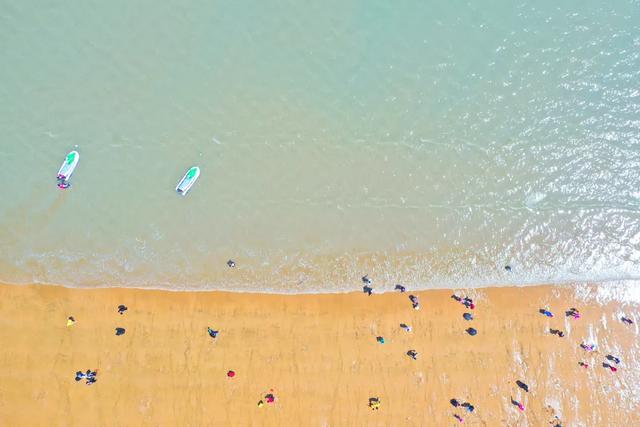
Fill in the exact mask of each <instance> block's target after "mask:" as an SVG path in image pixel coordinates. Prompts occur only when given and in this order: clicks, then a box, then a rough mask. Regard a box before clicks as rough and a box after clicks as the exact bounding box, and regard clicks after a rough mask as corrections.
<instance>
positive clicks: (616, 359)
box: [607, 354, 620, 365]
mask: <svg viewBox="0 0 640 427" xmlns="http://www.w3.org/2000/svg"><path fill="white" fill-rule="evenodd" d="M607 360H609V361H611V362H615V364H616V365H618V364H620V359H618V358H617V357H615V356H612V355H610V354H607Z"/></svg>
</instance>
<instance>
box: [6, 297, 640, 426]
mask: <svg viewBox="0 0 640 427" xmlns="http://www.w3.org/2000/svg"><path fill="white" fill-rule="evenodd" d="M451 293H452V292H451V291H426V292H418V293H415V295H417V296H418V297H419V298H420V302H421V309H420V310H413V309H412V308H411V303H410V302H409V299H408V295H409V292H407V293H405V294H400V293H397V294H383V295H375V294H374V295H373V296H370V297H369V296H366V295H364V294H363V293H353V294H334V295H296V296H284V295H261V294H260V295H258V294H234V293H222V292H202V293H197V292H164V291H148V290H135V289H93V290H86V289H67V288H62V287H56V286H10V285H3V286H0V319H1V320H0V321H1V322H2V324H1V327H0V425H3V426H4V425H12V426H32V425H34V426H40V425H41V426H57V425H61V426H66V425H69V426H71V425H91V426H140V425H145V426H146V425H149V426H177V425H189V426H209V425H211V426H214V425H215V426H232V425H233V426H255V425H268V426H289V425H291V426H307V425H309V426H364V425H372V426H375V425H381V426H383V425H384V426H455V425H460V423H459V421H457V420H456V419H455V418H454V414H457V415H460V416H461V417H463V418H464V420H465V421H464V425H470V426H547V425H554V424H552V422H554V421H555V420H556V419H555V418H554V417H555V416H557V417H558V418H559V419H561V420H562V426H623V425H640V416H639V415H638V410H639V408H638V403H637V402H638V393H639V392H638V387H637V381H638V372H637V366H636V363H635V362H637V354H638V329H637V327H636V326H637V324H634V325H626V324H624V323H623V322H621V321H620V316H621V313H625V314H627V315H629V316H630V317H632V318H633V317H634V316H637V309H638V307H637V306H635V305H627V306H624V307H622V306H620V305H619V303H613V302H611V303H608V304H605V305H599V304H597V303H594V302H590V303H588V304H587V303H585V302H584V301H581V300H580V299H578V298H577V297H576V295H575V293H574V291H573V289H572V288H570V287H550V286H538V287H528V288H489V289H482V290H473V291H469V292H468V295H469V296H471V297H472V298H474V302H475V303H476V304H477V306H476V308H475V309H474V310H466V309H465V308H464V307H463V306H462V305H461V304H460V303H458V302H456V301H454V300H453V299H451V298H450V295H451ZM459 294H460V295H465V294H464V292H460V293H459ZM119 304H124V305H126V306H127V307H128V310H127V311H126V312H125V314H123V315H119V314H118V313H117V307H118V305H119ZM541 307H549V308H550V309H551V311H553V312H554V314H555V317H554V318H547V317H545V316H543V315H541V314H540V313H539V312H538V309H540V308H541ZM569 307H576V308H578V309H579V310H580V312H581V315H582V316H581V318H580V319H571V318H567V317H565V315H564V311H565V310H566V309H568V308H569ZM465 311H469V312H472V313H473V314H474V316H475V320H473V321H472V322H467V321H465V320H464V319H463V318H462V313H464V312H465ZM69 316H73V317H74V318H75V320H76V323H75V324H73V325H71V326H67V318H68V317H69ZM400 323H406V324H408V325H410V326H411V327H412V329H413V330H412V331H411V332H406V331H404V330H403V329H401V328H400V326H399V325H400ZM208 326H211V327H213V328H214V329H217V330H219V331H220V333H219V335H218V337H217V338H216V339H215V340H214V339H212V338H211V337H209V335H208V334H207V327H208ZM470 326H473V327H474V328H476V329H477V330H478V334H477V335H476V336H473V337H472V336H469V335H468V334H467V333H466V332H465V329H466V328H468V327H470ZM116 327H123V328H125V329H126V333H125V334H124V335H122V336H116V335H115V328H116ZM549 328H556V329H560V330H563V331H564V332H565V334H566V335H565V336H564V337H562V338H561V337H558V336H556V335H552V334H550V333H549ZM378 336H381V337H384V341H385V342H384V344H380V343H378V342H377V341H376V337H378ZM583 341H586V342H590V341H596V342H597V343H598V348H597V352H593V353H587V352H585V351H584V350H582V349H581V348H580V347H579V344H580V343H581V342H583ZM410 349H415V350H416V351H417V352H418V358H417V360H413V359H411V358H410V357H408V356H407V355H406V352H407V351H408V350H410ZM608 353H612V354H613V355H615V356H617V357H620V358H621V359H622V362H621V363H620V364H619V365H617V367H618V371H617V372H612V371H611V370H609V369H606V368H604V367H602V362H603V361H605V356H606V355H607V354H608ZM580 361H584V362H586V363H588V364H589V365H590V366H589V368H583V367H581V366H579V365H578V362H580ZM611 363H612V364H613V365H614V366H616V365H615V363H613V362H611ZM87 369H92V370H94V369H96V370H97V371H98V376H97V379H98V381H97V382H96V383H95V384H93V385H91V386H87V385H85V383H84V381H81V382H76V381H75V380H74V376H75V372H76V371H79V370H82V371H86V370H87ZM229 370H233V371H235V373H236V375H235V377H233V378H229V377H228V376H227V372H228V371H229ZM516 380H522V381H524V382H525V383H526V384H528V386H529V392H528V393H527V392H525V391H524V390H522V389H520V388H518V387H517V386H516V384H515V381H516ZM269 393H272V394H273V395H274V396H275V398H276V401H275V402H273V403H266V400H265V395H266V394H269ZM634 393H635V395H634ZM372 397H377V398H379V399H380V407H379V409H378V410H372V409H371V408H370V407H369V406H368V403H369V399H370V398H372ZM452 398H455V399H458V400H459V401H461V402H463V401H468V402H470V403H472V404H473V405H474V406H475V411H474V412H473V413H468V412H465V411H464V410H461V409H463V408H454V407H453V406H452V405H451V404H450V402H449V401H450V399H452ZM511 398H513V399H514V400H515V401H518V402H522V403H523V405H524V407H525V409H524V411H520V410H519V409H518V408H517V407H516V406H515V405H514V404H512V403H511ZM260 400H262V401H263V402H265V403H264V404H263V405H262V406H259V405H258V402H259V401H260Z"/></svg>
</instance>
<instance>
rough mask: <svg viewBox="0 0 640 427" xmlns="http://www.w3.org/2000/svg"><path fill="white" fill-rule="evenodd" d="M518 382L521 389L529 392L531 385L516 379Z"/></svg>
mask: <svg viewBox="0 0 640 427" xmlns="http://www.w3.org/2000/svg"><path fill="white" fill-rule="evenodd" d="M516 384H517V385H518V387H520V388H521V389H523V390H524V391H526V392H527V393H529V386H528V385H526V384H525V383H523V382H522V381H520V380H517V381H516Z"/></svg>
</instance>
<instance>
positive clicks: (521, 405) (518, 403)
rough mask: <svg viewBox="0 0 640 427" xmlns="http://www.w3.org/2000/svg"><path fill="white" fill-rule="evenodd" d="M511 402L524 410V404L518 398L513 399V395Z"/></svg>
mask: <svg viewBox="0 0 640 427" xmlns="http://www.w3.org/2000/svg"><path fill="white" fill-rule="evenodd" d="M511 404H512V405H514V406H517V407H518V409H519V410H520V411H524V405H523V404H522V403H520V402H518V401H517V400H513V397H512V398H511Z"/></svg>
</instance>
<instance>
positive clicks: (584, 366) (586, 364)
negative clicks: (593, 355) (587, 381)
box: [578, 362, 589, 369]
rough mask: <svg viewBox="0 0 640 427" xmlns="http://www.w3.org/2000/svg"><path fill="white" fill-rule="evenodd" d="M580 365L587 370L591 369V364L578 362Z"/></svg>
mask: <svg viewBox="0 0 640 427" xmlns="http://www.w3.org/2000/svg"><path fill="white" fill-rule="evenodd" d="M578 365H580V366H582V367H583V368H585V369H587V368H588V367H589V364H588V363H584V362H578Z"/></svg>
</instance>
